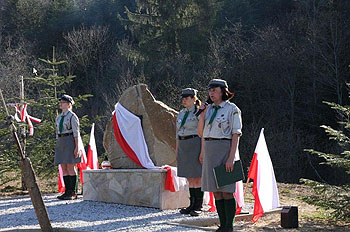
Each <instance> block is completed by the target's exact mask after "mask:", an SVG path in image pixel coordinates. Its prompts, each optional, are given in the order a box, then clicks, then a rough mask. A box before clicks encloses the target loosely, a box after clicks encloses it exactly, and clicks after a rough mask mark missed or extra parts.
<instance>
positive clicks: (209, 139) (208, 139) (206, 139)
mask: <svg viewBox="0 0 350 232" xmlns="http://www.w3.org/2000/svg"><path fill="white" fill-rule="evenodd" d="M204 140H205V141H211V140H230V141H231V140H232V139H228V138H204Z"/></svg>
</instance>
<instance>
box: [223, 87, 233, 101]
mask: <svg viewBox="0 0 350 232" xmlns="http://www.w3.org/2000/svg"><path fill="white" fill-rule="evenodd" d="M220 89H221V92H222V100H223V101H227V100H231V99H232V98H233V96H235V94H234V93H232V92H230V91H229V90H228V88H225V87H220Z"/></svg>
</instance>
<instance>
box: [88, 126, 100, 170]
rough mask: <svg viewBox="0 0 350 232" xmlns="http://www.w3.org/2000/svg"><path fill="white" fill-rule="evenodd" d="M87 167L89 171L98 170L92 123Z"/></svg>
mask: <svg viewBox="0 0 350 232" xmlns="http://www.w3.org/2000/svg"><path fill="white" fill-rule="evenodd" d="M87 165H88V167H89V168H90V169H99V167H98V158H97V149H96V141H95V123H93V124H92V127H91V133H90V142H89V150H88V155H87Z"/></svg>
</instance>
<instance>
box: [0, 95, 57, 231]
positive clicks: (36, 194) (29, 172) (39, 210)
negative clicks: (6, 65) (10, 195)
mask: <svg viewBox="0 0 350 232" xmlns="http://www.w3.org/2000/svg"><path fill="white" fill-rule="evenodd" d="M0 95H1V99H2V103H3V105H4V107H5V110H6V114H7V115H8V116H9V112H8V110H7V106H6V102H5V99H4V96H3V95H2V91H1V89H0ZM7 120H8V123H9V125H10V129H11V131H12V135H13V138H14V140H15V143H16V145H17V148H18V154H19V157H20V161H19V167H20V168H21V170H22V174H23V177H24V178H23V179H24V182H25V185H26V186H27V188H28V192H29V195H30V199H31V200H32V204H33V207H34V210H35V214H36V216H37V218H38V221H39V225H40V228H41V231H47V232H53V229H52V226H51V223H50V219H49V215H48V214H47V210H46V206H45V204H44V201H43V198H42V196H41V192H40V189H39V186H38V184H37V182H36V178H35V173H34V170H33V166H32V163H31V162H30V159H29V158H28V157H25V156H24V153H23V150H22V146H21V143H20V141H19V139H18V135H17V132H16V127H15V126H14V125H13V121H12V120H13V118H11V117H7Z"/></svg>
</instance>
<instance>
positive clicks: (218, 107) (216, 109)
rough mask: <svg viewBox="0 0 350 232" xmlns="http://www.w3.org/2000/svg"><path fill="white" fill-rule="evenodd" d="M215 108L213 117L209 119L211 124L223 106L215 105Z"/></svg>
mask: <svg viewBox="0 0 350 232" xmlns="http://www.w3.org/2000/svg"><path fill="white" fill-rule="evenodd" d="M213 108H214V112H213V114H212V115H211V118H210V120H209V125H210V124H212V122H213V121H214V118H215V116H216V114H217V113H218V110H219V109H220V108H221V106H216V105H214V106H213Z"/></svg>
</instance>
